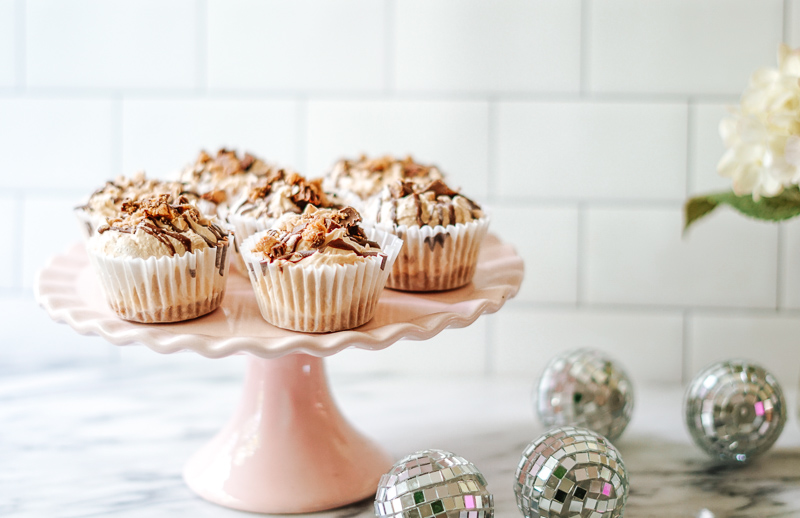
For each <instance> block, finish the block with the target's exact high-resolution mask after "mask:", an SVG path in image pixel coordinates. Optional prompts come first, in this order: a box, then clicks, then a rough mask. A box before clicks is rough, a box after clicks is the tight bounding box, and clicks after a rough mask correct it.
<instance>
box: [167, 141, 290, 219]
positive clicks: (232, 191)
mask: <svg viewBox="0 0 800 518" xmlns="http://www.w3.org/2000/svg"><path fill="white" fill-rule="evenodd" d="M274 170H275V167H274V166H273V165H270V164H268V163H267V162H265V161H263V160H261V159H260V158H256V157H254V156H253V155H251V154H249V153H245V154H244V155H243V156H240V155H237V154H236V152H235V151H231V150H228V149H225V148H223V149H220V150H219V151H217V154H216V156H213V157H212V156H211V155H209V154H208V153H206V152H205V151H200V154H199V155H198V157H197V160H195V162H194V164H192V165H190V166H188V167H186V168H184V169H183V171H181V173H180V175H179V178H178V179H179V180H180V181H182V182H186V183H187V184H189V185H191V186H192V188H193V189H194V190H195V191H196V192H197V193H199V194H200V195H201V196H202V197H203V198H204V199H207V200H209V201H212V202H214V203H215V204H216V205H217V208H218V212H217V215H218V216H220V217H222V218H224V217H225V215H226V214H227V208H228V206H229V205H230V204H231V203H233V201H234V200H236V199H237V198H239V197H240V196H241V195H242V194H244V193H246V192H247V191H248V190H249V189H250V188H251V187H252V186H254V185H255V184H256V183H258V182H259V181H260V180H263V179H264V177H266V176H267V175H269V174H271V173H272V172H273V171H274Z"/></svg>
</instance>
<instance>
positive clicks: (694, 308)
mask: <svg viewBox="0 0 800 518" xmlns="http://www.w3.org/2000/svg"><path fill="white" fill-rule="evenodd" d="M781 41H786V42H788V43H790V44H792V45H800V0H761V1H759V2H752V1H750V0H708V1H705V2H697V1H695V0H651V1H648V2H641V1H639V0H604V1H602V2H600V1H592V0H496V1H493V2H485V1H482V0H460V1H457V0H428V1H422V0H413V1H411V0H405V1H402V2H401V1H397V0H342V1H339V2H327V1H325V0H300V1H296V2H290V3H286V2H278V1H277V0H270V1H256V0H225V1H223V0H177V1H174V2H167V3H163V2H157V1H155V0H145V1H137V2H134V1H132V0H113V1H107V0H74V1H72V2H69V3H64V2H58V1H56V0H0V152H2V155H3V157H4V160H5V162H4V172H3V173H2V175H0V188H2V189H3V192H2V195H1V196H0V217H2V218H4V220H5V221H7V222H10V224H11V225H12V226H13V228H14V232H13V238H14V240H15V241H16V242H18V246H16V247H14V246H10V247H7V251H6V253H5V254H3V255H2V258H0V272H2V273H0V314H1V315H3V316H2V317H0V318H2V322H1V323H2V324H3V325H4V327H6V328H9V327H10V328H11V329H12V330H13V333H12V334H11V335H10V339H9V340H4V341H3V342H2V344H0V370H9V369H11V370H13V369H16V368H24V367H25V366H27V365H31V364H35V363H36V362H37V361H38V362H41V363H49V364H58V363H70V362H73V363H74V362H82V361H87V362H89V361H91V362H107V363H109V364H112V363H114V362H118V361H125V359H126V358H136V359H137V360H136V361H154V362H157V361H159V360H161V358H160V357H159V356H158V355H155V354H151V355H148V354H146V351H145V353H144V354H140V353H129V352H125V353H122V352H117V349H118V348H116V347H112V346H109V345H105V344H104V343H103V342H102V340H100V339H97V338H90V337H83V336H80V335H78V334H76V333H74V332H72V331H71V330H69V329H67V328H66V326H63V325H57V324H55V323H52V322H50V321H49V319H47V318H46V316H45V315H44V312H42V311H41V310H39V309H38V308H36V307H35V302H34V301H33V293H32V286H33V282H34V278H35V272H36V270H37V269H38V268H40V267H41V266H42V265H43V264H44V263H45V261H46V260H47V258H48V257H49V256H51V255H52V254H53V253H55V252H57V251H60V250H63V249H65V248H67V247H68V246H71V245H73V244H75V243H78V242H79V234H78V229H77V224H76V223H75V221H74V220H73V218H72V214H71V213H70V212H71V209H72V207H74V206H75V205H76V204H77V203H79V201H80V199H81V198H82V197H84V196H85V195H87V194H88V193H89V192H90V191H91V190H93V189H94V188H96V187H98V186H100V185H101V184H102V183H103V182H104V181H105V180H106V179H110V178H112V177H114V176H116V175H118V174H132V173H133V172H135V171H137V170H140V169H144V170H146V171H147V172H148V173H149V174H151V175H154V176H166V175H169V174H170V173H171V172H173V171H176V170H177V169H179V168H180V167H182V166H183V165H184V164H186V163H187V162H189V161H191V160H192V159H193V158H194V157H195V156H196V153H197V152H198V151H199V150H200V149H201V148H206V149H214V148H217V147H220V146H227V147H232V148H236V149H241V150H249V151H252V152H254V153H256V154H259V155H261V156H264V157H265V158H267V159H269V160H272V161H275V162H278V163H281V164H283V165H288V166H293V167H296V168H297V169H298V170H300V171H301V172H304V173H305V174H307V175H309V176H316V175H319V174H321V173H322V172H323V171H325V170H326V169H327V168H328V167H330V165H331V164H332V163H333V162H334V161H335V160H337V159H338V158H340V157H343V156H355V155H358V154H360V153H369V154H379V153H393V154H396V155H406V154H412V155H413V156H414V157H416V158H417V159H419V160H421V161H428V162H434V163H437V164H438V165H440V166H441V167H442V168H443V169H444V170H445V171H446V172H447V173H448V174H449V175H450V176H451V177H452V179H453V183H454V184H456V185H460V186H461V187H462V188H463V190H464V192H465V193H467V194H469V195H471V196H472V197H474V198H476V199H477V200H479V201H481V202H485V203H486V204H487V205H488V206H489V207H490V211H491V214H492V218H493V222H492V228H493V230H494V232H496V233H497V234H498V235H500V236H501V238H502V239H503V240H505V241H508V242H510V243H512V244H514V246H515V247H516V248H517V250H518V251H519V253H520V254H521V255H522V256H523V258H524V259H525V264H526V277H525V281H524V283H523V285H522V289H521V291H520V294H519V296H518V297H517V299H516V300H514V301H511V302H510V303H509V304H508V305H507V307H505V308H504V309H503V310H501V312H500V313H499V314H498V315H495V316H491V317H486V318H482V319H480V320H479V321H478V322H476V323H475V324H474V325H472V326H470V327H468V328H466V329H461V330H448V331H445V332H444V333H442V334H441V335H440V336H439V337H437V338H436V339H434V340H431V341H427V342H408V343H402V344H396V345H395V346H392V347H391V348H389V349H388V350H385V351H379V352H371V351H358V350H352V351H346V352H344V353H342V354H340V355H337V356H336V357H334V358H332V359H331V360H330V362H329V364H330V366H331V370H332V371H333V372H334V373H341V374H343V375H353V374H357V373H363V374H364V375H372V374H374V373H383V372H390V371H396V372H403V373H411V372H420V373H422V374H424V375H446V374H459V373H460V374H463V375H470V376H484V375H503V374H506V373H523V374H528V375H530V376H531V381H532V382H533V380H534V379H535V378H536V376H538V373H539V372H540V371H541V368H542V367H543V366H544V364H545V363H546V361H547V360H548V359H549V357H550V356H552V355H553V354H554V353H555V352H557V351H562V350H566V349H569V348H574V347H592V346H594V347H598V348H600V349H602V350H605V351H607V352H608V353H609V354H611V355H612V356H614V357H616V358H618V359H619V360H620V362H621V363H622V364H623V365H624V366H625V367H626V368H627V369H628V370H629V371H630V373H631V376H632V377H633V378H634V381H635V382H636V383H648V382H677V381H680V380H683V381H686V380H688V379H690V378H691V377H692V375H693V374H694V373H695V372H696V371H697V370H698V369H700V368H701V367H702V366H703V365H704V364H705V363H708V362H710V361H713V360H716V359H722V358H726V357H729V356H748V357H751V358H753V359H756V360H759V361H761V362H762V363H764V364H765V365H766V366H767V367H770V368H772V369H774V371H775V373H776V375H778V377H779V378H780V379H781V381H783V382H784V383H786V384H788V385H795V386H796V384H797V382H798V377H800V356H799V355H798V354H797V350H796V345H795V341H796V340H795V337H796V336H797V331H798V328H800V223H798V222H790V223H787V224H783V225H769V224H764V223H758V222H754V221H751V220H748V219H746V218H743V217H741V216H739V215H738V214H735V213H734V212H732V211H725V210H723V211H719V212H718V213H715V214H713V215H711V216H709V217H707V218H706V220H705V221H702V222H700V223H698V224H697V226H696V227H695V228H693V229H691V230H690V231H689V232H688V233H686V234H685V235H684V234H682V232H681V229H682V210H681V204H682V202H683V200H684V199H685V197H686V196H687V195H688V194H694V193H701V192H706V191H710V190H718V189H719V190H721V189H726V188H728V186H729V183H728V181H727V180H726V179H722V178H719V177H718V176H717V175H716V163H717V161H718V160H719V157H720V155H721V153H722V152H723V147H722V144H721V142H720V139H719V135H718V131H717V127H718V124H719V120H720V118H721V117H723V116H724V115H725V113H726V109H727V107H728V106H730V105H734V104H735V103H736V102H737V100H738V98H739V95H740V94H741V92H742V90H743V88H744V87H745V86H746V84H747V81H748V78H749V76H750V74H751V73H752V72H753V71H755V70H756V69H757V68H759V67H765V66H774V64H775V56H776V54H777V47H778V44H779V42H781ZM23 349H24V354H22V353H21V351H22V350H23ZM148 358H150V359H151V360H148Z"/></svg>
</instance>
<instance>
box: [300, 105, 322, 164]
mask: <svg viewBox="0 0 800 518" xmlns="http://www.w3.org/2000/svg"><path fill="white" fill-rule="evenodd" d="M296 102H297V106H296V108H295V123H296V125H297V127H296V128H295V138H296V139H297V142H295V161H296V164H297V167H298V168H299V170H300V171H301V172H302V174H306V175H308V176H309V177H314V176H319V175H321V174H322V173H323V171H309V170H308V99H307V98H305V97H302V96H301V97H298V98H297V100H296Z"/></svg>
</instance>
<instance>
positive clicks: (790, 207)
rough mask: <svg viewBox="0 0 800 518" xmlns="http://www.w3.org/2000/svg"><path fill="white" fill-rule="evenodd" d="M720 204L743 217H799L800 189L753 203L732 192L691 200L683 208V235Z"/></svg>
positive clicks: (765, 219)
mask: <svg viewBox="0 0 800 518" xmlns="http://www.w3.org/2000/svg"><path fill="white" fill-rule="evenodd" d="M719 205H728V206H730V207H733V208H734V209H736V210H738V211H739V212H741V213H742V214H744V215H745V216H748V217H751V218H755V219H760V220H762V221H784V220H787V219H791V218H794V217H795V216H800V190H799V189H798V188H797V187H791V188H789V189H785V190H784V191H783V192H782V193H781V194H779V195H778V196H775V197H772V198H761V199H760V200H759V201H754V200H753V197H752V196H751V195H749V194H746V195H744V196H737V195H736V194H734V193H733V192H718V193H714V194H708V195H706V196H697V197H695V198H690V199H689V200H687V202H686V204H685V205H684V225H683V230H684V232H685V231H686V229H688V228H689V225H691V224H692V223H694V222H695V221H697V220H698V219H700V218H702V217H703V216H705V215H706V214H708V213H709V212H711V211H713V210H714V209H716V208H717V207H718V206H719Z"/></svg>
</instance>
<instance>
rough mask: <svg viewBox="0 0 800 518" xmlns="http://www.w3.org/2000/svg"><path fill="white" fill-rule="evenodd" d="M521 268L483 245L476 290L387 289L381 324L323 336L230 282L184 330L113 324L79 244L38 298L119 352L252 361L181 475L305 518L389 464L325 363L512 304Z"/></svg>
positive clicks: (234, 501) (206, 489)
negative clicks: (289, 324)
mask: <svg viewBox="0 0 800 518" xmlns="http://www.w3.org/2000/svg"><path fill="white" fill-rule="evenodd" d="M522 277H523V262H522V259H521V258H520V257H519V256H518V255H517V254H516V252H515V251H514V250H513V248H512V247H510V246H509V245H507V244H504V243H502V242H501V241H500V240H499V239H498V238H497V237H495V236H493V235H491V234H490V235H488V236H487V237H486V239H485V240H484V242H483V245H482V247H481V252H480V255H479V258H478V267H477V270H476V273H475V277H474V279H473V282H472V283H470V284H468V285H467V286H464V287H463V288H459V289H456V290H451V291H446V292H440V293H405V292H399V291H392V290H384V291H383V293H382V295H381V298H380V300H379V302H378V307H377V310H376V314H375V317H374V318H373V319H372V320H371V321H369V322H368V323H366V324H364V325H363V326H361V327H358V328H356V329H353V330H349V331H340V332H336V333H327V334H311V333H297V332H293V331H286V330H283V329H278V328H276V327H274V326H272V325H270V324H268V323H267V322H266V321H264V320H263V318H262V317H261V314H260V312H259V309H258V304H257V302H256V300H255V296H254V295H253V292H252V288H251V287H250V281H249V280H248V279H246V278H245V277H243V276H240V275H236V274H231V276H230V278H229V280H228V285H227V288H226V295H225V299H224V301H223V303H222V306H221V307H220V308H219V309H217V310H216V311H214V312H212V313H210V314H208V315H206V316H203V317H200V318H197V319H194V320H191V321H187V322H179V323H173V324H138V323H132V322H127V321H125V320H121V319H120V318H118V317H117V316H116V315H115V314H114V313H113V312H112V311H111V309H109V307H108V305H107V304H106V302H105V299H104V298H103V294H102V291H101V289H100V285H99V283H98V282H97V280H96V278H95V275H94V272H93V271H92V270H91V266H90V264H89V260H88V256H87V255H86V252H85V249H84V245H83V244H78V245H75V246H74V247H73V248H71V249H70V250H69V251H68V252H67V253H65V254H63V255H59V256H56V257H53V258H52V259H51V260H50V261H49V262H48V264H47V265H46V266H45V267H44V268H43V269H42V270H41V271H40V272H39V275H38V277H37V280H36V286H35V293H36V297H37V300H38V302H39V304H40V305H41V306H42V307H43V308H44V309H45V310H46V311H47V312H48V314H49V315H50V316H51V318H53V319H54V320H56V321H57V322H63V323H66V324H68V325H69V326H71V327H72V328H73V329H75V330H76V331H77V332H79V333H81V334H96V335H99V336H102V337H103V338H105V339H106V340H108V341H109V342H111V343H113V344H116V345H126V344H131V343H141V344H144V345H146V346H147V347H149V348H151V349H153V350H154V351H156V352H159V353H174V352H178V351H184V350H188V351H194V352H196V353H198V354H202V355H203V356H206V357H209V358H222V357H225V356H229V355H232V354H241V353H247V354H248V355H249V358H248V366H247V374H246V376H245V382H244V390H243V394H242V397H241V399H240V401H239V405H238V407H237V409H236V411H235V412H234V415H233V417H232V418H231V420H230V421H229V422H228V424H227V425H226V426H225V427H224V428H223V429H222V431H220V432H219V433H218V434H217V435H216V436H215V437H214V438H213V439H212V440H211V441H210V442H209V443H208V444H206V445H205V446H204V447H203V448H201V449H200V450H199V451H198V452H196V453H195V454H194V455H193V456H192V457H191V458H190V459H189V461H188V462H187V464H186V466H185V468H184V473H183V474H184V479H185V480H186V483H187V484H188V485H189V487H190V488H191V489H192V490H193V491H195V492H196V493H197V494H199V495H200V496H202V497H203V498H205V499H207V500H209V501H212V502H215V503H217V504H220V505H224V506H227V507H232V508H235V509H241V510H244V511H252V512H261V513H305V512H314V511H321V510H325V509H332V508H336V507H341V506H343V505H347V504H350V503H353V502H357V501H359V500H362V499H364V498H367V497H369V496H370V495H374V493H375V489H376V487H377V483H378V479H379V478H380V476H381V475H382V474H383V473H385V472H386V471H388V469H389V467H390V466H391V464H392V459H391V457H390V456H389V455H388V454H387V453H385V452H384V450H383V449H382V448H381V447H380V446H378V445H377V444H375V443H373V442H372V441H371V440H369V439H367V438H366V437H364V436H363V435H362V434H361V433H360V432H358V431H357V430H356V429H354V428H353V427H352V426H351V425H350V424H349V423H348V422H347V420H346V419H344V417H343V416H342V415H341V413H340V412H339V410H338V408H337V406H336V404H335V402H334V401H333V399H332V398H331V395H330V391H329V388H328V384H327V380H326V376H325V371H324V364H323V361H322V357H324V356H329V355H332V354H335V353H337V352H339V351H341V350H343V349H345V348H347V347H358V348H362V349H372V350H378V349H383V348H386V347H388V346H390V345H391V344H393V343H395V342H396V341H398V340H400V339H402V338H408V339H414V340H425V339H428V338H431V337H433V336H435V335H436V334H438V333H439V332H441V331H442V330H443V329H445V328H446V327H464V326H467V325H469V324H471V323H472V322H474V321H475V320H476V319H477V318H478V317H479V316H480V315H482V314H484V313H493V312H495V311H497V310H498V309H500V307H502V305H503V304H504V303H505V301H506V300H508V299H510V298H511V297H513V296H514V295H516V293H517V291H518V290H519V286H520V284H521V282H522Z"/></svg>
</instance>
